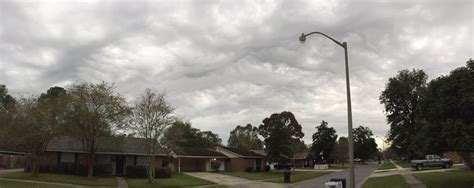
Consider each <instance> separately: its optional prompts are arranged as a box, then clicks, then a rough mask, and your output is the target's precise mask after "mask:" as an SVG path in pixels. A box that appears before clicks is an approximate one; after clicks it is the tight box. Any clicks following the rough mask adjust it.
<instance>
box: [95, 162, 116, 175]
mask: <svg viewBox="0 0 474 188" xmlns="http://www.w3.org/2000/svg"><path fill="white" fill-rule="evenodd" d="M94 176H112V168H111V165H110V164H96V165H94Z"/></svg>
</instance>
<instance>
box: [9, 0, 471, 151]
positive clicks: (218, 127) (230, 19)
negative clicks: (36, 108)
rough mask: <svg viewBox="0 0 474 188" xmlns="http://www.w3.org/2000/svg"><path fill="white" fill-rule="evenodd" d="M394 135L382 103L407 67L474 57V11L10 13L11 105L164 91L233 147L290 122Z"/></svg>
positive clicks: (49, 7)
mask: <svg viewBox="0 0 474 188" xmlns="http://www.w3.org/2000/svg"><path fill="white" fill-rule="evenodd" d="M312 31H320V32H324V33H326V34H328V35H330V36H332V37H334V38H335V39H337V40H339V41H341V42H342V41H345V42H347V43H348V56H349V68H350V79H351V85H350V86H351V90H352V110H353V111H352V112H353V124H354V127H355V126H359V125H363V126H367V127H369V128H370V129H371V130H372V131H373V132H374V134H375V135H376V136H377V138H378V144H379V147H382V142H381V140H382V139H381V138H382V137H383V136H385V135H386V134H387V131H388V130H389V126H388V125H387V122H386V119H385V115H384V112H383V105H381V104H380V102H379V96H380V93H381V91H382V90H383V89H384V87H385V84H386V82H387V80H388V79H389V78H390V77H393V76H395V75H396V74H397V72H398V71H400V70H402V69H423V70H424V71H425V72H426V73H427V74H428V76H429V78H430V79H433V78H436V77H438V76H440V75H445V74H448V73H449V71H451V70H453V69H455V68H456V67H460V66H464V65H465V62H466V61H467V60H468V59H469V58H473V57H474V1H471V0H450V1H438V0H432V1H415V0H397V1H395V0H384V1H375V0H374V1H366V0H351V1H346V0H320V1H317V0H287V1H268V0H262V1H256V0H239V1H217V0H194V1H181V0H175V1H132V0H130V1H69V0H67V1H60V0H55V1H17V2H14V1H8V0H1V1H0V84H5V85H6V86H7V88H8V89H9V92H10V94H12V95H13V96H14V97H21V96H26V95H38V94H40V93H42V92H45V91H46V90H47V89H48V88H49V87H52V86H61V87H67V86H68V85H69V84H71V83H74V82H94V83H98V82H101V81H105V82H109V83H114V84H115V85H116V91H117V93H120V94H121V95H123V96H125V97H126V98H127V101H128V102H130V104H132V103H133V102H134V100H135V99H136V98H137V97H138V96H139V95H140V94H141V93H142V92H143V91H144V90H145V89H146V88H152V89H155V90H157V91H159V92H166V93H167V97H168V98H167V99H168V101H169V102H170V103H171V104H172V105H174V106H175V107H176V111H175V113H176V114H177V115H179V116H180V117H182V118H183V119H185V120H189V121H190V122H191V123H192V125H193V126H194V127H196V128H199V129H201V130H203V131H207V130H210V131H213V132H215V133H217V134H219V136H220V137H221V138H222V140H223V143H224V144H225V143H227V139H228V137H229V132H230V131H231V130H232V129H234V128H235V126H236V125H246V124H248V123H250V124H252V125H256V126H258V125H260V124H261V123H262V120H263V119H264V118H266V117H269V116H270V115H271V114H273V113H280V112H282V111H291V112H292V113H293V114H294V115H295V116H296V119H297V120H298V122H299V123H300V124H301V125H302V127H303V132H304V133H305V136H304V138H303V140H304V141H305V143H307V144H309V143H311V135H312V134H313V133H314V132H315V130H316V129H315V126H317V125H319V124H320V122H321V121H322V120H324V121H327V122H328V123H329V126H332V127H334V128H335V129H336V131H337V134H338V135H339V136H346V135H347V103H346V83H345V72H344V50H343V48H341V47H340V46H338V45H336V44H334V43H333V42H332V41H330V40H328V39H326V38H324V37H322V36H318V35H312V36H309V37H308V39H307V41H306V42H305V43H300V42H299V41H298V37H299V36H300V35H301V33H308V32H312Z"/></svg>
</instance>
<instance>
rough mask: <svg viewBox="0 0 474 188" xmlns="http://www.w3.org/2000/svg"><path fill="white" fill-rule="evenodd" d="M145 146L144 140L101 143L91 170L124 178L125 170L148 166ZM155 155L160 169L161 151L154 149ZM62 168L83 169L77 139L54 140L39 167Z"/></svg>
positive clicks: (84, 156) (81, 152)
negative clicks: (63, 166)
mask: <svg viewBox="0 0 474 188" xmlns="http://www.w3.org/2000/svg"><path fill="white" fill-rule="evenodd" d="M145 146H146V145H145V139H142V138H129V137H125V138H120V139H114V140H104V141H103V142H102V145H100V146H99V147H98V149H97V152H96V155H95V166H102V167H104V168H106V170H107V171H108V174H110V175H114V176H123V175H126V169H127V167H129V166H147V165H148V156H147V155H146V153H147V152H146V151H147V150H146V147H145ZM158 151H159V152H158V153H159V154H158V155H157V157H156V159H155V166H156V167H157V168H160V167H162V165H163V160H166V158H167V155H166V152H165V151H164V150H163V149H158ZM64 164H69V165H71V166H73V167H75V168H76V167H79V166H83V167H84V166H87V160H86V155H85V153H84V152H83V150H82V145H81V143H80V142H79V141H78V140H77V139H73V138H70V137H58V138H56V139H53V140H52V141H51V143H50V144H49V145H48V147H47V148H46V156H45V160H44V161H43V163H42V166H43V167H42V168H43V169H52V168H55V167H57V166H61V165H64Z"/></svg>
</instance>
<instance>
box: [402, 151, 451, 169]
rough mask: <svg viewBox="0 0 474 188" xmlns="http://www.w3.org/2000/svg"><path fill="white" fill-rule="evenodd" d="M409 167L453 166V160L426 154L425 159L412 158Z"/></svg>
mask: <svg viewBox="0 0 474 188" xmlns="http://www.w3.org/2000/svg"><path fill="white" fill-rule="evenodd" d="M410 163H411V167H412V168H415V169H416V170H423V169H424V168H427V167H443V168H451V166H453V161H451V160H450V159H444V158H443V159H442V158H441V157H439V156H438V155H427V156H426V159H423V160H412V161H411V162H410Z"/></svg>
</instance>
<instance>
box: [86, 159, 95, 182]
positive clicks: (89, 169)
mask: <svg viewBox="0 0 474 188" xmlns="http://www.w3.org/2000/svg"><path fill="white" fill-rule="evenodd" d="M94 161H95V154H88V155H87V177H88V178H92V176H93V175H94Z"/></svg>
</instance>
